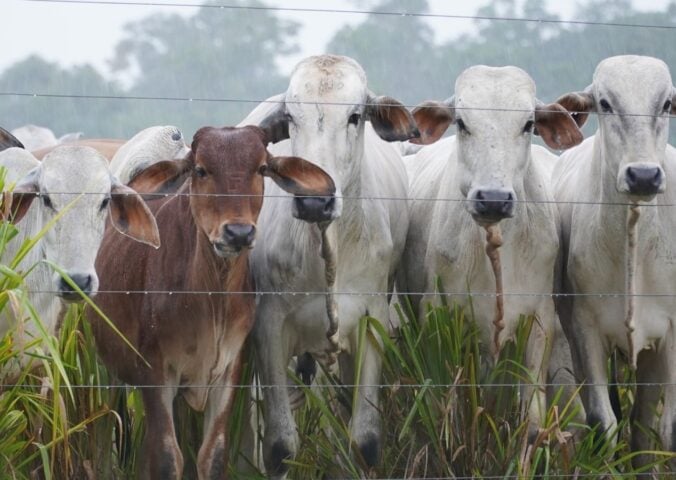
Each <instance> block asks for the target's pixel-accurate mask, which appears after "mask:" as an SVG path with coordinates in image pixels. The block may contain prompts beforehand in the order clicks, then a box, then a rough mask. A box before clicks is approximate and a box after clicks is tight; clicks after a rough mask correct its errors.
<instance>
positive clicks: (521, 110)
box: [0, 91, 675, 118]
mask: <svg viewBox="0 0 676 480" xmlns="http://www.w3.org/2000/svg"><path fill="white" fill-rule="evenodd" d="M0 96H2V97H12V96H13V97H30V98H58V99H69V98H72V99H88V100H152V101H154V100H157V101H169V102H210V103H255V104H260V103H273V104H293V105H324V106H337V107H357V106H361V107H371V106H377V107H405V108H409V109H411V108H416V107H419V106H420V105H403V104H401V103H369V102H364V103H362V102H310V101H301V100H271V99H263V100H256V99H246V98H206V97H169V96H166V97H151V96H144V95H89V94H67V93H39V92H33V93H30V92H6V91H0ZM441 108H443V107H441ZM446 108H448V109H449V110H451V109H453V110H462V111H480V112H506V113H510V112H512V113H513V112H516V113H532V112H533V109H525V108H498V107H452V108H451V107H446ZM542 111H543V112H550V113H561V111H560V110H554V109H552V110H547V109H543V110H542ZM568 113H570V114H571V115H588V114H590V113H594V114H596V115H599V116H621V117H649V118H654V117H662V116H668V117H674V116H675V115H666V114H664V113H658V114H655V113H631V112H621V113H618V112H615V111H612V112H587V111H579V112H578V111H568Z"/></svg>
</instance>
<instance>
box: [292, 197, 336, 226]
mask: <svg viewBox="0 0 676 480" xmlns="http://www.w3.org/2000/svg"><path fill="white" fill-rule="evenodd" d="M294 202H295V203H296V216H297V218H299V219H300V220H305V221H306V222H311V223H314V222H326V221H328V220H331V219H333V213H334V211H335V208H336V198H335V197H295V198H294Z"/></svg>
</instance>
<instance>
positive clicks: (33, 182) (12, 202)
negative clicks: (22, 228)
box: [2, 166, 40, 223]
mask: <svg viewBox="0 0 676 480" xmlns="http://www.w3.org/2000/svg"><path fill="white" fill-rule="evenodd" d="M39 178H40V167H39V166H38V167H35V168H34V169H32V170H31V171H30V172H28V173H27V174H26V175H25V176H24V177H23V178H22V179H21V180H19V182H18V183H17V184H16V186H15V187H14V190H12V191H11V192H5V194H4V195H3V199H2V200H3V208H2V219H3V220H9V221H11V222H12V223H19V222H20V221H21V219H22V218H23V217H24V216H25V215H26V212H28V209H29V208H30V206H31V203H32V202H33V200H34V199H35V198H36V197H37V196H38V195H39V194H40V184H39Z"/></svg>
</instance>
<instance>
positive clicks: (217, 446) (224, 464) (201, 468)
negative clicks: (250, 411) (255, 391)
mask: <svg viewBox="0 0 676 480" xmlns="http://www.w3.org/2000/svg"><path fill="white" fill-rule="evenodd" d="M243 343H244V339H242V341H241V342H240V345H239V348H238V349H237V350H233V351H239V353H237V354H236V356H235V358H234V359H233V360H232V362H231V363H230V365H228V368H227V369H226V371H225V373H224V374H223V375H222V376H221V377H220V378H219V379H218V380H217V381H216V383H217V384H218V385H219V387H217V388H215V389H213V390H211V391H210V392H209V398H208V399H207V406H206V410H205V412H204V439H203V441H202V446H201V447H200V450H199V453H198V454H197V474H198V477H199V479H200V480H218V479H223V478H227V472H228V454H229V452H228V450H229V444H228V433H229V432H228V419H229V418H230V415H231V412H232V407H233V405H234V400H235V396H236V395H237V389H238V388H239V387H234V385H239V383H240V379H241V376H242V375H241V373H242V361H243V356H244V352H243V351H242V346H243ZM233 348H234V347H233ZM220 385H223V387H220Z"/></svg>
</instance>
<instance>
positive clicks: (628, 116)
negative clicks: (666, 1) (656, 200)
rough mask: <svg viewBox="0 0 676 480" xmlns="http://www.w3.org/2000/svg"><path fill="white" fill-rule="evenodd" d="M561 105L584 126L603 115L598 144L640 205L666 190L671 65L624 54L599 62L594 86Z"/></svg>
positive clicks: (619, 186) (675, 94) (675, 97)
mask: <svg viewBox="0 0 676 480" xmlns="http://www.w3.org/2000/svg"><path fill="white" fill-rule="evenodd" d="M558 102H559V103H560V104H561V105H563V106H564V107H565V108H566V109H568V110H569V111H571V112H575V113H574V114H573V117H574V118H575V120H576V122H577V123H578V124H579V125H580V126H581V125H583V124H584V122H585V121H586V120H587V117H588V115H589V113H590V112H597V113H598V118H599V132H598V135H597V141H598V142H600V143H599V147H598V148H601V149H602V152H603V158H604V160H605V166H606V167H607V168H610V170H611V171H612V172H613V175H614V177H615V179H614V183H615V185H614V187H615V189H616V190H617V191H618V192H620V193H622V194H626V195H629V196H631V197H633V198H634V199H636V200H649V199H651V198H653V197H654V196H655V195H656V194H657V193H661V192H663V191H664V189H665V187H666V180H665V174H664V158H665V150H666V145H667V138H668V135H669V115H673V114H674V113H676V106H675V105H676V90H675V89H674V86H673V84H672V81H671V75H670V73H669V68H668V67H667V65H666V64H665V63H664V62H662V61H661V60H658V59H656V58H651V57H641V56H636V55H624V56H618V57H611V58H607V59H605V60H603V61H602V62H601V63H599V65H598V67H597V68H596V72H595V73H594V79H593V83H592V84H591V85H590V86H589V87H587V88H586V89H585V90H584V91H582V92H574V93H569V94H567V95H564V96H562V97H561V98H559V100H558Z"/></svg>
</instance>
